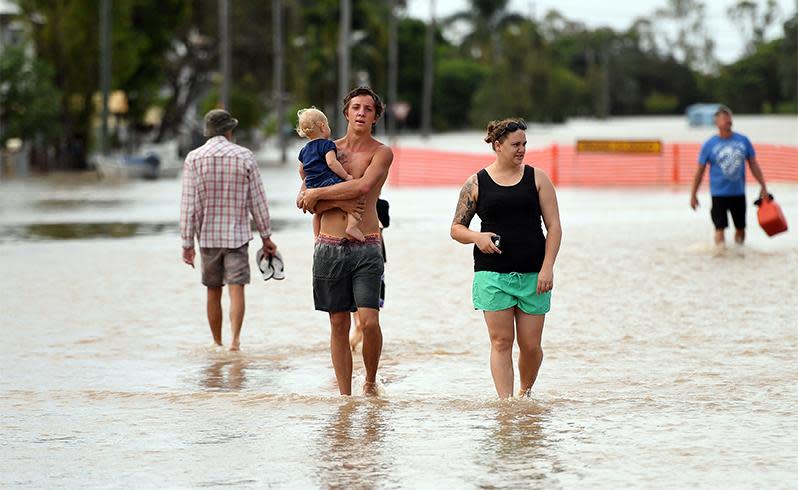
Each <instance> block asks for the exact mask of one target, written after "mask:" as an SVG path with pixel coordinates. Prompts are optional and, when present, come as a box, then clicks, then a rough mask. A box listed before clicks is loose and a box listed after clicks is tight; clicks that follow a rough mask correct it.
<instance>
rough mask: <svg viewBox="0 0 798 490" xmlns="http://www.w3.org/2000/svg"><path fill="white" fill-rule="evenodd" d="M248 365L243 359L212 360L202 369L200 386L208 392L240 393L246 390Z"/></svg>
mask: <svg viewBox="0 0 798 490" xmlns="http://www.w3.org/2000/svg"><path fill="white" fill-rule="evenodd" d="M248 365H249V363H248V361H247V360H246V359H245V358H243V357H231V358H229V359H212V360H210V361H209V363H208V365H207V366H206V367H205V368H204V369H203V372H202V376H201V377H200V386H201V387H203V388H205V389H207V390H210V391H241V390H242V389H245V388H246V381H247V374H246V371H247V368H248Z"/></svg>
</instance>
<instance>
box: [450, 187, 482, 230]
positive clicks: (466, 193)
mask: <svg viewBox="0 0 798 490" xmlns="http://www.w3.org/2000/svg"><path fill="white" fill-rule="evenodd" d="M477 185H478V184H477V176H476V175H472V176H471V177H469V178H468V180H466V182H465V184H463V187H462V189H460V197H459V198H458V200H457V208H456V209H455V212H454V219H453V220H452V228H451V230H450V232H449V234H450V236H451V237H452V238H453V239H454V240H456V241H458V242H460V243H466V244H468V243H474V242H475V241H476V239H477V237H478V236H479V235H480V234H479V232H476V231H473V230H470V229H469V228H468V227H469V225H470V224H471V220H472V219H474V216H475V215H476V214H477V197H478V187H477Z"/></svg>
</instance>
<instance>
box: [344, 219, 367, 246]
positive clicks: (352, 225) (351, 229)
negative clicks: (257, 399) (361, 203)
mask: <svg viewBox="0 0 798 490" xmlns="http://www.w3.org/2000/svg"><path fill="white" fill-rule="evenodd" d="M359 224H360V221H358V219H357V218H355V217H354V216H353V215H351V214H347V215H346V234H347V235H349V236H350V237H352V238H354V239H355V240H357V241H359V242H363V241H365V240H366V237H365V236H363V232H362V231H360V228H358V225H359Z"/></svg>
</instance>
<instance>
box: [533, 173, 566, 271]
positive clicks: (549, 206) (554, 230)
mask: <svg viewBox="0 0 798 490" xmlns="http://www.w3.org/2000/svg"><path fill="white" fill-rule="evenodd" d="M536 178H537V179H538V182H540V189H539V190H538V196H539V197H538V199H539V200H540V212H541V214H542V215H543V224H545V225H546V254H545V255H544V257H543V266H542V267H544V268H545V267H548V268H550V269H551V268H553V267H554V261H555V260H556V259H557V254H558V253H559V252H560V243H561V242H562V226H561V225H560V207H559V205H558V204H557V193H556V192H555V191H554V185H553V184H552V183H551V180H550V179H549V176H548V175H546V174H545V173H543V172H538V173H536Z"/></svg>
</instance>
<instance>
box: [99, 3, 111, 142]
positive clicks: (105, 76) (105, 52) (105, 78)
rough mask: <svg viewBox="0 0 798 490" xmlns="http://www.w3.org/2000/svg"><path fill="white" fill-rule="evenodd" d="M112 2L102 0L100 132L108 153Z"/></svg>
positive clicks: (101, 140)
mask: <svg viewBox="0 0 798 490" xmlns="http://www.w3.org/2000/svg"><path fill="white" fill-rule="evenodd" d="M111 2H112V0H102V1H101V2H100V90H102V100H103V110H102V132H101V134H100V150H101V151H102V154H103V155H108V152H109V150H110V145H109V144H108V112H109V111H108V94H109V93H110V91H111Z"/></svg>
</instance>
